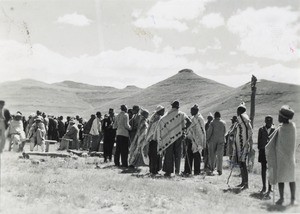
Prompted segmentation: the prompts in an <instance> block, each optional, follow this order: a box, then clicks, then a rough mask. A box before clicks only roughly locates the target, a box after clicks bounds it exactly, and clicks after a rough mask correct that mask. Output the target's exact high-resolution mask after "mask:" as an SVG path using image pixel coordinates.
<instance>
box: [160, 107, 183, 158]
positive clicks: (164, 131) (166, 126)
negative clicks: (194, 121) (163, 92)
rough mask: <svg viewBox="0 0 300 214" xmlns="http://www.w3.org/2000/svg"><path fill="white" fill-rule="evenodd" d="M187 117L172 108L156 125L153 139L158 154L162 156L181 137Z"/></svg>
mask: <svg viewBox="0 0 300 214" xmlns="http://www.w3.org/2000/svg"><path fill="white" fill-rule="evenodd" d="M186 118H187V115H186V114H185V113H183V112H181V111H179V110H178V109H175V108H173V109H172V110H171V111H169V112H168V113H167V114H166V115H165V116H164V117H162V118H161V119H160V121H159V122H158V124H157V129H156V132H155V135H154V139H155V140H156V141H157V142H158V153H159V154H162V152H163V151H164V150H166V149H167V148H168V147H169V146H170V145H172V143H174V142H175V141H176V140H177V139H179V138H180V137H181V136H182V135H183V131H184V128H185V119H186Z"/></svg>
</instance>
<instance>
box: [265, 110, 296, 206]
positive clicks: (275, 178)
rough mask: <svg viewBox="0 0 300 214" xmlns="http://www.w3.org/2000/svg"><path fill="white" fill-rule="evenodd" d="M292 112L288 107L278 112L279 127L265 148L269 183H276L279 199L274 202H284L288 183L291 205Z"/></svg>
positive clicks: (293, 172)
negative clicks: (285, 187) (285, 188)
mask: <svg viewBox="0 0 300 214" xmlns="http://www.w3.org/2000/svg"><path fill="white" fill-rule="evenodd" d="M293 116H294V111H293V109H291V108H290V107H289V106H288V105H284V106H282V107H281V109H280V110H279V115H278V122H279V123H281V124H280V125H279V127H278V128H277V129H276V130H275V131H274V132H273V134H272V135H271V136H270V141H269V143H268V144H267V146H266V147H265V151H266V159H267V162H268V170H269V181H270V183H271V184H276V183H278V189H279V194H280V198H279V200H278V201H277V202H276V204H277V205H282V204H283V202H284V183H285V182H289V185H290V190H291V205H294V204H296V202H295V200H296V198H295V192H296V149H297V146H296V125H295V123H293V122H290V120H291V119H293Z"/></svg>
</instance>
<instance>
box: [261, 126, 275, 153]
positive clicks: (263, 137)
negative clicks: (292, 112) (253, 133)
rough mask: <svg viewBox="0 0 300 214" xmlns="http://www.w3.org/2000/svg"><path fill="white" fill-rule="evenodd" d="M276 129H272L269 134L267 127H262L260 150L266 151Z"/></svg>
mask: <svg viewBox="0 0 300 214" xmlns="http://www.w3.org/2000/svg"><path fill="white" fill-rule="evenodd" d="M274 130H275V128H273V127H272V128H271V131H270V134H268V131H267V128H266V126H263V127H261V128H260V129H259V130H258V138H257V146H258V149H264V148H265V147H266V145H267V144H268V142H269V140H270V138H269V136H270V135H271V134H272V133H273V132H274Z"/></svg>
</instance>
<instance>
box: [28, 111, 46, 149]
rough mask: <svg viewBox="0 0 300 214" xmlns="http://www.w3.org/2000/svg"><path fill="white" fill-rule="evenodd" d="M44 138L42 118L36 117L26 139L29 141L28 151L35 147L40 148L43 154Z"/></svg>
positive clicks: (44, 131)
mask: <svg viewBox="0 0 300 214" xmlns="http://www.w3.org/2000/svg"><path fill="white" fill-rule="evenodd" d="M45 137H46V129H45V124H44V123H43V117H42V116H37V117H36V118H35V123H34V124H32V126H31V128H30V130H29V133H28V138H29V139H30V151H33V149H34V147H35V146H41V150H42V152H45Z"/></svg>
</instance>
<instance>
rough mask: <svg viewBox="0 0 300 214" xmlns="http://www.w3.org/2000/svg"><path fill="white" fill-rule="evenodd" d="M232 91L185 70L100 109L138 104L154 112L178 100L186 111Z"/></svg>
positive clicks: (227, 87) (105, 104)
mask: <svg viewBox="0 0 300 214" xmlns="http://www.w3.org/2000/svg"><path fill="white" fill-rule="evenodd" d="M231 90H232V88H231V87H229V86H225V85H223V84H220V83H217V82H215V81H212V80H209V79H205V78H202V77H200V76H198V75H197V74H195V73H194V72H193V71H191V70H188V69H185V70H182V71H179V72H178V73H177V74H176V75H174V76H172V77H170V78H168V79H166V80H163V81H161V82H158V83H156V84H154V85H152V86H150V87H148V88H146V89H144V90H142V91H140V92H138V93H136V94H134V95H130V96H127V97H122V98H120V99H117V100H114V101H112V102H108V103H104V104H103V105H100V106H99V107H98V108H99V109H101V110H105V109H108V108H109V107H114V108H117V109H119V107H120V105H122V104H126V105H128V107H132V106H133V105H134V104H138V105H140V106H143V107H145V108H146V109H148V110H150V111H153V110H154V109H155V106H157V105H158V104H161V105H163V106H165V107H166V108H169V106H170V102H171V101H173V100H175V99H177V100H179V101H180V103H181V105H182V110H184V111H186V110H187V109H188V108H190V106H191V105H193V104H194V103H198V104H199V105H200V106H201V105H202V104H204V103H206V102H208V101H212V100H213V99H214V98H216V97H217V96H218V95H219V94H221V93H224V92H228V91H231Z"/></svg>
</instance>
